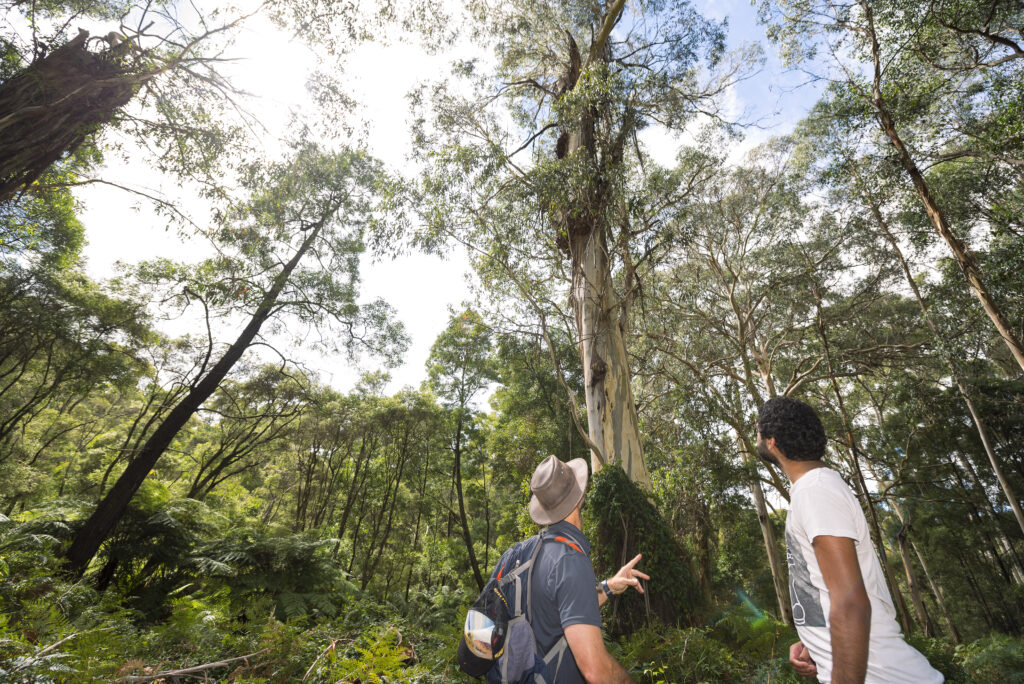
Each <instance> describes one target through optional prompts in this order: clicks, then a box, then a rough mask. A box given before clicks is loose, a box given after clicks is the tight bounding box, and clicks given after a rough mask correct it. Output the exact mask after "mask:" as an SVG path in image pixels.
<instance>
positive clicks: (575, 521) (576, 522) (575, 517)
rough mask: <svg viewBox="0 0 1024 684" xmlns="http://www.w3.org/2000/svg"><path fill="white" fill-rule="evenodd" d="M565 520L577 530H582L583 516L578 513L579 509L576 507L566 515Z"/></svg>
mask: <svg viewBox="0 0 1024 684" xmlns="http://www.w3.org/2000/svg"><path fill="white" fill-rule="evenodd" d="M565 522H567V523H569V524H570V525H572V526H573V527H575V528H576V529H577V530H582V529H583V517H582V516H581V515H580V509H578V508H577V509H576V510H574V511H573V512H572V513H570V514H569V517H567V518H566V519H565Z"/></svg>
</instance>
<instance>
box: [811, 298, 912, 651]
mask: <svg viewBox="0 0 1024 684" xmlns="http://www.w3.org/2000/svg"><path fill="white" fill-rule="evenodd" d="M814 294H815V299H816V306H817V319H818V320H817V326H816V327H817V329H818V336H819V337H820V338H821V343H822V346H823V347H824V351H825V362H826V367H827V369H828V377H829V382H830V385H831V387H832V393H833V395H834V396H835V398H836V402H837V404H838V406H839V415H840V418H841V419H842V422H843V431H844V432H845V433H846V442H847V446H848V447H849V449H850V461H851V464H852V465H853V472H854V475H855V477H856V484H857V489H858V490H859V492H858V493H859V494H860V496H861V498H862V499H863V503H864V510H865V511H866V513H867V518H868V520H869V521H870V527H869V529H870V530H871V536H872V538H873V540H874V542H875V548H876V551H877V553H878V556H879V558H878V559H879V561H881V566H882V571H883V574H884V575H885V581H886V584H888V585H889V592H890V594H891V595H892V600H893V603H894V604H895V606H896V610H897V612H898V614H899V618H900V624H901V626H902V627H903V631H904V632H905V633H908V634H909V633H910V629H911V627H912V626H913V622H912V621H911V619H910V612H909V611H908V610H907V603H906V601H904V600H903V594H902V593H901V592H900V585H899V584H898V583H897V582H896V577H895V575H894V573H893V570H892V565H891V564H890V563H889V557H888V555H887V554H886V552H885V537H884V536H883V535H882V527H881V525H880V524H879V523H878V512H877V511H876V510H875V505H874V503H872V501H871V493H870V492H869V491H868V486H867V483H866V482H865V481H864V473H863V472H862V471H861V468H860V455H859V449H858V448H857V440H856V439H855V438H854V436H853V427H852V425H851V422H850V417H849V415H847V412H846V401H845V400H844V399H843V393H842V391H841V390H840V388H839V381H838V380H836V374H835V367H834V366H833V364H832V352H831V349H830V347H829V342H828V336H827V335H826V334H825V323H824V321H823V320H822V317H821V296H820V294H819V292H818V291H817V289H816V288H815V293H814Z"/></svg>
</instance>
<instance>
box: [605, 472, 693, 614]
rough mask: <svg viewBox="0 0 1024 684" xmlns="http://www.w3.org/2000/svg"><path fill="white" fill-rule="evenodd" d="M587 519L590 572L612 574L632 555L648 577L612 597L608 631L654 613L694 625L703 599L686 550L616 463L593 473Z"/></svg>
mask: <svg viewBox="0 0 1024 684" xmlns="http://www.w3.org/2000/svg"><path fill="white" fill-rule="evenodd" d="M586 506H587V508H586V515H585V518H587V517H593V518H594V519H595V524H596V528H597V535H596V539H597V543H596V544H595V545H594V551H593V554H592V558H593V561H594V569H595V571H596V572H597V573H598V574H599V575H601V574H613V573H614V572H616V571H617V570H618V569H619V568H620V567H621V566H622V565H623V563H625V562H626V561H628V560H630V559H631V558H633V557H634V556H635V555H636V554H638V553H642V554H643V561H642V565H641V567H642V568H643V570H644V572H646V573H647V574H648V575H650V576H651V580H650V582H648V583H647V585H646V593H644V594H640V593H637V592H628V593H627V594H623V595H621V596H618V597H615V598H614V599H612V601H611V602H610V603H611V606H612V608H611V616H610V620H609V621H608V622H606V625H607V626H608V627H609V629H610V630H611V631H612V633H624V632H629V631H632V630H634V629H637V628H638V627H640V626H641V625H643V624H645V623H646V622H648V620H649V619H650V616H651V615H655V616H657V617H658V618H660V619H661V620H662V621H663V622H665V623H667V624H669V625H674V624H677V623H680V624H694V622H695V621H696V620H697V619H698V617H699V616H700V614H701V611H702V609H703V605H704V601H705V597H703V596H701V594H700V592H699V591H698V587H697V581H696V579H695V577H694V573H693V569H692V568H691V566H690V559H689V557H688V556H687V554H686V551H685V550H684V549H683V548H682V546H680V544H679V542H678V541H676V539H675V537H674V536H673V535H672V532H671V530H670V529H669V527H668V525H666V524H665V521H664V520H662V518H661V516H660V515H659V513H658V511H657V509H656V508H655V507H654V505H653V504H652V503H651V502H650V501H649V500H648V499H647V497H646V496H645V495H644V493H643V492H642V491H641V490H640V489H639V488H638V487H637V486H636V485H635V484H633V483H632V482H630V481H629V479H628V478H627V477H626V474H625V473H624V472H623V470H622V469H621V468H619V467H608V468H604V469H603V470H601V472H599V473H597V474H596V475H594V477H593V478H592V480H591V484H590V491H589V493H588V494H587V504H586Z"/></svg>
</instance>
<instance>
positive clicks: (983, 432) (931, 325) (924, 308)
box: [855, 171, 1024, 533]
mask: <svg viewBox="0 0 1024 684" xmlns="http://www.w3.org/2000/svg"><path fill="white" fill-rule="evenodd" d="M855 172H856V171H855ZM861 184H862V185H863V180H861ZM865 197H866V200H867V202H868V205H869V206H870V207H871V213H872V215H873V216H874V218H875V223H877V224H878V227H879V229H881V231H882V233H883V234H884V235H885V237H886V240H887V241H888V242H889V246H890V247H891V248H892V250H893V252H894V253H895V255H896V259H897V260H898V261H899V263H900V268H901V269H902V270H903V276H904V277H905V278H906V280H907V285H909V286H910V289H911V291H913V293H914V298H915V299H916V300H917V305H918V307H919V308H920V309H921V317H922V318H924V322H925V324H926V325H927V326H928V330H929V331H930V332H931V334H932V337H934V338H935V342H936V344H938V348H939V350H940V353H941V354H942V356H943V359H944V360H945V362H946V365H947V366H948V367H949V373H950V375H951V376H952V378H953V380H954V381H955V382H956V387H957V390H958V391H959V392H960V396H961V397H963V400H964V403H965V404H967V410H968V411H969V412H970V414H971V420H973V421H974V427H975V428H976V429H977V430H978V437H979V438H980V439H981V444H982V446H983V447H984V448H985V455H986V456H988V461H989V464H991V466H992V472H994V473H995V475H996V479H997V480H999V486H1000V487H1002V490H1003V496H1005V497H1006V500H1007V501H1008V502H1009V504H1010V508H1012V509H1013V515H1014V517H1015V518H1016V519H1017V525H1018V526H1019V527H1020V529H1021V533H1024V512H1022V511H1021V507H1020V503H1019V502H1018V501H1017V496H1016V494H1015V493H1014V491H1013V489H1012V488H1011V487H1010V483H1009V482H1008V481H1007V479H1006V476H1005V475H1003V469H1002V467H1001V466H1000V465H999V459H998V458H997V457H996V453H995V450H994V449H993V448H992V443H991V440H990V439H989V436H988V429H987V428H986V426H985V421H984V420H982V418H981V415H980V414H979V413H978V410H977V409H976V408H975V406H974V402H973V401H972V400H971V393H970V392H969V391H968V389H967V386H966V384H965V383H964V381H963V379H962V378H961V377H960V374H959V373H958V372H957V370H956V367H955V366H954V364H953V359H952V357H951V355H950V354H949V353H947V351H946V345H945V340H944V339H943V337H942V335H941V334H940V333H939V329H938V326H936V325H935V321H934V320H932V316H931V314H930V313H929V311H928V304H927V303H926V302H925V301H924V297H923V296H921V290H920V288H918V286H917V281H915V280H914V274H913V273H912V272H911V271H910V265H909V264H908V263H907V260H906V258H905V257H904V256H903V250H901V249H900V246H899V243H898V242H897V240H896V236H895V235H893V234H892V231H891V230H889V225H888V223H886V221H885V219H884V217H883V216H882V212H881V209H879V207H878V205H877V204H876V203H875V202H874V201H873V200H872V199H871V198H870V197H869V196H867V195H866V193H865Z"/></svg>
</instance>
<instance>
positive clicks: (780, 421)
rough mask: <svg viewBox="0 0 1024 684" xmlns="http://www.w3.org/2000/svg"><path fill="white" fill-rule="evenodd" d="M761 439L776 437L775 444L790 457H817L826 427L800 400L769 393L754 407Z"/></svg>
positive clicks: (819, 458)
mask: <svg viewBox="0 0 1024 684" xmlns="http://www.w3.org/2000/svg"><path fill="white" fill-rule="evenodd" d="M757 429H758V430H759V431H760V433H761V438H762V439H771V438H772V437H774V438H775V446H777V447H778V448H779V450H780V451H781V452H782V455H783V456H785V457H786V458H788V459H790V460H791V461H820V460H821V459H822V458H823V457H824V456H825V444H826V442H827V440H826V438H825V428H824V427H822V425H821V420H820V419H819V418H818V414H817V413H815V412H814V409H812V408H811V407H810V406H808V405H807V404H805V403H804V402H802V401H797V400H796V399H790V398H789V397H772V398H771V399H769V400H768V401H766V402H764V403H763V404H761V408H759V409H758V410H757Z"/></svg>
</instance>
